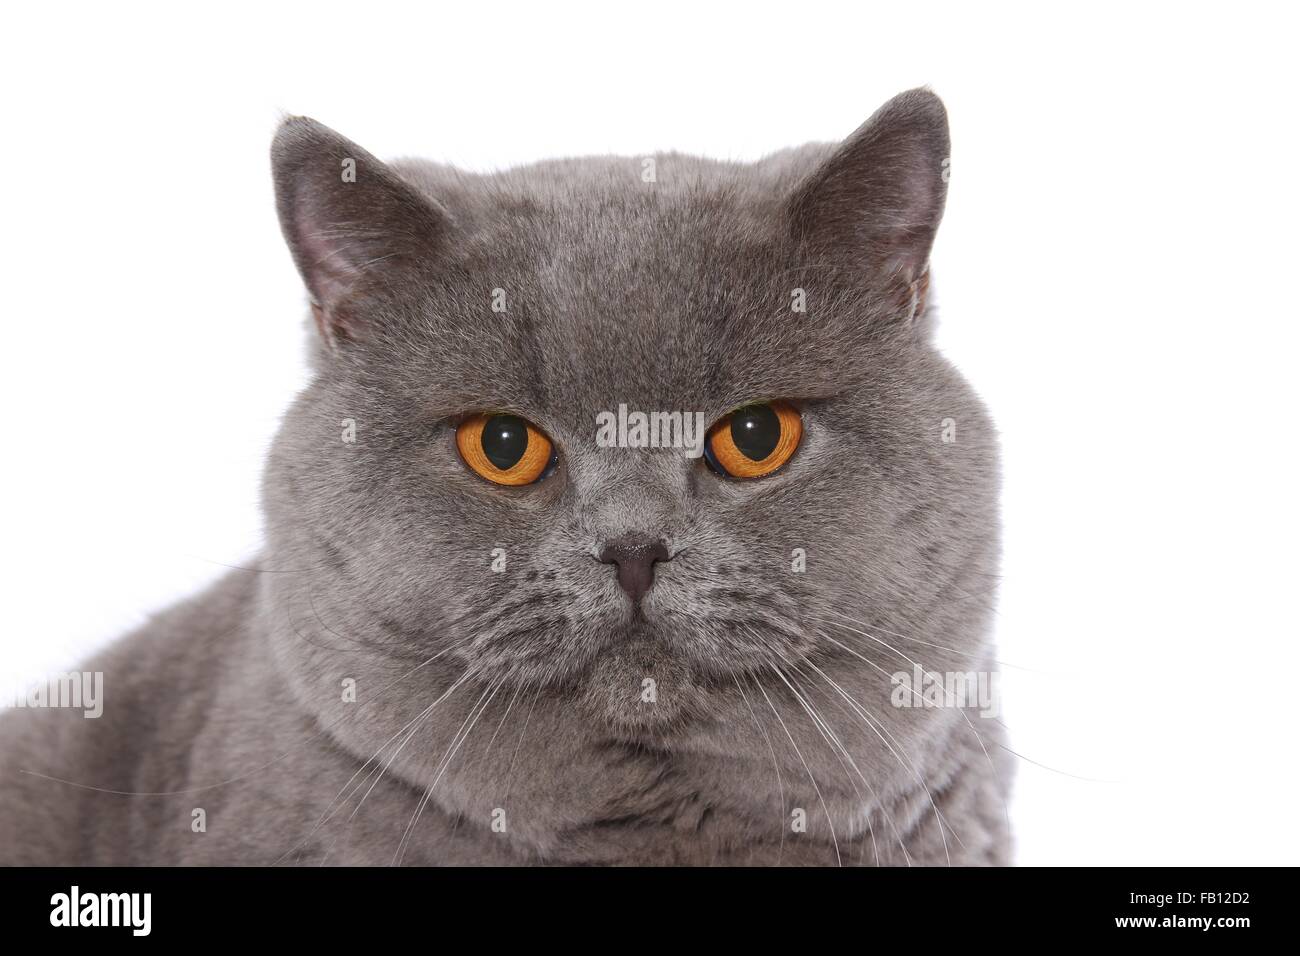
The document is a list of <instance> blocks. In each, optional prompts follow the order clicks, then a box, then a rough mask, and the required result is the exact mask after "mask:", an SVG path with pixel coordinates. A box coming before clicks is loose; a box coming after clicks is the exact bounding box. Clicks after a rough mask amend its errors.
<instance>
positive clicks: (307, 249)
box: [297, 216, 359, 313]
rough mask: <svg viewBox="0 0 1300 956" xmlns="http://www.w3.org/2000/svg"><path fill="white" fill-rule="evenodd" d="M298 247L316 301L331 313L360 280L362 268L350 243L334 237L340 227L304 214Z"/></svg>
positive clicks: (308, 284) (299, 231)
mask: <svg viewBox="0 0 1300 956" xmlns="http://www.w3.org/2000/svg"><path fill="white" fill-rule="evenodd" d="M297 229H298V250H299V254H300V255H301V256H302V260H303V261H302V267H303V273H304V274H305V275H306V276H307V286H308V291H309V292H310V293H311V296H312V299H313V302H314V304H315V305H316V306H319V308H320V309H322V310H323V311H325V312H326V313H329V312H330V311H332V310H333V308H334V307H335V306H336V305H337V304H338V303H339V301H340V300H341V299H342V298H343V297H344V296H346V295H347V293H348V291H349V290H350V289H351V288H352V284H353V283H354V282H355V281H356V279H357V275H358V271H359V270H358V269H357V268H356V266H355V265H354V263H353V262H352V259H351V256H350V254H349V253H350V250H349V249H348V248H347V245H346V243H344V242H341V241H339V240H338V238H331V233H333V232H337V228H336V227H332V226H326V225H323V224H322V223H321V221H320V220H318V219H316V218H314V217H310V216H302V217H300V218H299V220H298V223H297Z"/></svg>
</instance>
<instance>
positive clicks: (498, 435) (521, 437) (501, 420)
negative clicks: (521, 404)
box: [482, 415, 528, 471]
mask: <svg viewBox="0 0 1300 956" xmlns="http://www.w3.org/2000/svg"><path fill="white" fill-rule="evenodd" d="M482 443H483V454H485V455H487V458H488V461H490V462H492V464H494V465H496V467H498V468H500V469H501V470H502V471H506V470H508V469H510V468H513V467H514V466H515V465H517V464H519V459H520V458H523V457H524V451H525V450H526V449H527V448H528V426H527V425H525V424H524V420H523V419H522V418H519V417H518V416H516V415H493V416H492V417H491V418H489V419H488V422H487V424H486V425H484V426H483V439H482Z"/></svg>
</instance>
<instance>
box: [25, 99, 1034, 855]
mask: <svg viewBox="0 0 1300 956" xmlns="http://www.w3.org/2000/svg"><path fill="white" fill-rule="evenodd" d="M272 160H273V172H274V179H275V186H276V192H277V200H278V206H279V214H280V219H281V224H282V227H283V231H284V235H285V238H286V240H287V242H288V245H289V248H290V250H291V252H292V254H293V257H294V260H295V262H296V263H297V266H298V268H299V270H300V272H301V273H302V276H303V279H304V280H305V283H306V286H307V290H308V293H309V297H310V300H311V313H312V316H313V317H314V320H315V324H316V326H317V328H318V330H319V335H313V336H312V338H313V346H312V349H313V352H312V378H311V382H310V384H309V385H308V386H307V388H306V389H305V390H304V392H303V393H302V394H301V395H300V396H299V397H298V399H297V400H296V401H295V402H294V403H293V405H292V407H291V408H290V409H289V411H288V413H287V414H286V416H285V419H284V422H283V425H282V427H281V429H280V432H279V435H278V437H277V439H276V441H275V444H274V447H273V449H272V451H271V453H270V459H269V461H268V464H267V468H266V476H265V483H264V507H265V516H266V527H267V536H266V544H265V549H264V551H263V553H262V554H261V556H260V557H259V558H258V560H257V562H256V567H250V568H247V569H239V570H233V571H231V572H230V573H229V574H227V575H226V576H225V577H224V578H222V579H221V580H219V581H218V582H217V583H216V584H214V585H213V586H212V587H210V588H209V589H208V590H206V591H205V592H204V593H202V594H200V595H198V596H196V597H193V598H191V599H189V600H187V601H185V602H183V603H181V604H179V605H177V606H175V607H172V608H170V609H169V610H166V611H164V612H162V613H160V614H158V615H157V616H156V617H155V618H154V619H153V620H152V621H150V623H148V624H147V625H146V626H144V627H143V628H141V629H140V630H139V631H137V632H136V633H134V634H131V635H129V636H128V637H126V638H124V639H122V640H121V641H119V642H117V643H116V644H115V645H113V646H111V647H110V648H109V649H108V650H107V651H105V652H104V653H102V654H101V655H99V656H98V657H96V658H95V659H93V660H91V661H90V662H88V663H86V664H85V665H84V670H86V671H90V672H103V674H104V700H103V707H104V710H103V715H102V717H100V718H99V719H85V718H84V717H83V715H82V713H81V711H79V710H69V709H56V708H46V709H38V708H24V709H21V710H15V711H13V712H10V713H7V714H6V715H5V716H4V718H3V719H2V720H0V774H2V776H0V787H2V789H0V861H3V862H5V863H10V864H15V863H17V864H32V863H41V864H70V863H91V864H105V863H120V864H146V863H169V864H170V863H183V864H226V863H247V864H275V863H289V864H299V863H313V864H314V863H322V862H324V863H339V864H389V863H405V864H585V863H600V864H778V863H779V864H811V865H835V864H846V865H847V864H857V863H866V864H893V865H906V864H940V865H942V864H944V863H949V862H951V863H963V864H975V863H979V864H984V863H1005V862H1007V861H1008V859H1009V853H1010V837H1009V828H1008V825H1007V814H1006V794H1007V790H1006V787H1007V780H1008V776H1009V766H1008V758H1007V756H1006V755H1007V753H1008V751H1007V750H1006V749H1005V747H1004V746H1002V743H1001V741H1002V729H1001V727H1000V725H999V724H998V722H997V721H996V720H989V719H987V718H985V717H982V716H981V713H980V712H979V711H978V710H977V709H976V708H974V707H973V706H972V705H971V704H970V703H969V702H968V701H959V700H956V699H954V698H952V697H951V695H949V696H948V698H947V699H944V698H943V697H940V698H939V699H937V700H931V701H930V705H929V706H919V704H920V699H919V698H920V696H921V695H920V692H919V691H918V690H917V689H916V688H912V689H911V693H912V694H913V695H915V696H916V697H917V698H918V699H917V700H915V701H913V700H909V699H908V696H907V694H906V693H904V694H903V695H902V696H901V698H900V695H899V693H898V690H899V687H900V686H902V685H901V684H900V679H899V678H898V677H895V676H894V675H897V674H900V673H902V674H908V675H910V674H913V673H915V671H914V670H913V668H914V666H915V667H920V668H924V670H925V671H926V672H931V673H934V674H944V673H970V672H975V671H979V672H981V673H988V672H989V671H990V669H991V667H992V661H991V659H990V650H989V644H988V637H987V631H988V625H989V616H990V613H991V611H990V608H989V607H988V604H987V597H988V594H989V593H990V591H991V582H992V580H993V578H994V576H995V572H996V569H997V563H998V547H999V545H998V514H997V490H998V481H999V479H998V461H997V449H996V439H995V434H994V429H993V426H992V424H991V422H990V420H989V419H988V417H987V415H986V413H985V411H984V408H983V407H982V405H981V403H980V401H979V400H978V399H977V398H976V396H975V395H974V394H973V392H972V390H971V389H970V388H969V387H968V386H967V385H966V384H965V382H964V381H963V380H962V378H961V377H960V376H959V375H958V374H957V372H956V371H955V370H954V369H953V368H952V367H951V366H950V365H949V364H948V362H947V361H945V360H944V359H943V358H942V357H941V356H940V355H939V354H938V353H937V351H936V350H935V349H934V347H933V346H932V344H931V342H930V331H931V329H930V324H931V315H932V312H933V310H932V309H931V308H929V306H928V305H927V295H926V293H927V289H928V275H929V274H928V258H929V252H930V247H931V244H932V241H933V239H934V235H935V231H936V228H937V227H938V224H939V220H940V218H941V215H942V212H943V206H944V199H945V194H946V181H947V168H948V132H947V118H946V114H945V112H944V108H943V106H942V104H941V103H940V101H939V100H938V98H936V97H935V96H934V95H933V94H932V93H930V92H928V91H925V90H914V91H911V92H908V93H904V94H902V95H900V96H898V97H896V98H895V99H893V100H891V101H890V102H889V103H887V104H886V105H885V106H884V107H882V108H881V109H880V110H879V111H878V112H877V113H876V114H875V115H874V116H872V118H871V119H870V120H869V121H868V122H867V123H866V124H864V125H863V126H862V127H861V128H860V129H859V130H858V131H857V132H855V133H854V134H853V135H852V136H850V137H849V138H848V139H847V140H846V141H845V142H843V143H842V144H839V145H822V144H814V145H808V146H804V147H801V148H798V149H792V150H786V151H783V152H780V153H777V154H775V155H772V156H769V157H768V158H766V159H764V160H762V161H759V162H757V163H752V164H743V163H729V162H715V161H712V160H706V159H700V158H695V157H689V156H682V155H678V154H675V153H669V154H661V155H658V156H655V157H653V158H652V159H647V160H633V159H621V158H608V157H602V158H589V159H571V160H557V161H548V162H542V163H537V164H536V165H532V166H528V167H524V168H519V169H513V170H509V171H506V172H502V173H498V174H494V175H474V174H469V173H464V172H461V171H458V170H455V169H452V168H448V167H446V166H440V165H435V164H432V163H429V162H423V161H403V162H397V163H392V164H384V163H382V162H380V161H379V160H377V159H375V158H374V157H373V156H371V155H370V154H368V153H366V152H365V151H364V150H362V149H361V148H360V147H358V146H356V145H355V144H353V143H351V142H349V141H348V140H346V139H344V138H343V137H341V136H339V135H337V134H336V133H334V132H332V131H331V130H329V129H327V128H325V127H324V126H321V125H320V124H318V123H316V122H314V121H313V120H310V119H305V118H290V119H288V120H286V121H285V122H284V124H283V125H282V127H281V128H280V130H279V132H278V134H277V136H276V137H275V142H274V145H273V147H272ZM620 407H622V411H620ZM629 409H630V410H633V411H634V412H635V411H638V410H639V411H643V412H648V413H673V412H684V413H686V416H687V420H688V421H689V420H690V417H691V416H692V415H695V414H702V418H701V420H702V421H705V422H706V423H708V424H710V425H713V427H712V428H710V429H709V433H708V439H707V440H706V441H705V445H704V449H703V450H704V452H705V453H704V454H703V455H702V456H697V455H696V454H693V453H691V451H690V450H689V449H683V448H679V447H639V446H638V442H637V441H636V435H635V434H633V433H634V432H635V431H636V428H637V426H636V425H635V423H634V424H632V425H629V426H628V428H627V429H625V430H623V431H622V432H620V438H621V443H615V445H614V447H608V445H609V443H608V442H605V443H601V442H598V441H597V439H596V434H597V423H598V421H600V420H601V416H602V415H609V414H611V413H618V414H622V415H624V417H627V415H630V414H631V413H629V412H627V410H629ZM630 420H631V419H630ZM668 420H669V419H661V423H662V422H665V421H668ZM714 423H717V424H714ZM664 434H667V432H665V433H664ZM666 443H667V442H661V443H660V444H666ZM642 444H644V442H643V443H642ZM778 459H779V460H778ZM774 462H775V465H773V463H774ZM909 705H910V706H909Z"/></svg>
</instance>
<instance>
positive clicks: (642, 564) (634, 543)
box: [600, 538, 672, 604]
mask: <svg viewBox="0 0 1300 956" xmlns="http://www.w3.org/2000/svg"><path fill="white" fill-rule="evenodd" d="M671 560H672V558H671V557H669V555H668V546H667V545H666V544H664V543H663V542H662V541H651V540H648V539H645V538H624V539H622V540H621V541H611V542H609V543H608V544H606V545H605V547H604V549H603V550H602V551H601V552H600V561H601V563H602V564H616V565H618V583H619V586H620V587H622V588H623V590H624V591H626V592H627V596H628V597H630V598H631V599H632V603H633V604H635V603H636V602H637V601H639V600H641V598H643V597H644V596H645V594H646V592H647V591H649V590H650V585H652V584H654V581H655V562H656V561H671Z"/></svg>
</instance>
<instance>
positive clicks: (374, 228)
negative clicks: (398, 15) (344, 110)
mask: <svg viewBox="0 0 1300 956" xmlns="http://www.w3.org/2000/svg"><path fill="white" fill-rule="evenodd" d="M271 171H272V175H273V176H274V179H275V199H276V206H277V209H278V211H279V214H280V229H281V231H282V232H283V233H284V238H285V241H286V242H287V243H288V245H289V251H290V252H292V253H293V259H294V262H295V263H296V264H297V266H298V271H299V272H300V273H301V274H302V278H303V282H304V283H306V285H307V292H308V294H309V295H310V296H311V304H312V313H313V315H314V316H315V319H316V325H317V327H318V328H319V329H320V332H321V335H322V337H323V338H324V339H325V343H326V345H328V346H329V347H330V348H331V349H334V348H337V347H338V346H339V344H340V343H341V342H344V341H347V340H349V339H360V338H364V336H365V335H366V333H367V331H369V330H368V329H367V328H366V316H365V313H366V311H367V310H366V309H365V308H364V307H363V303H364V297H365V294H366V292H367V290H370V289H373V288H382V287H383V285H384V283H386V282H391V281H392V280H393V279H394V278H395V276H396V274H397V273H398V271H399V270H402V269H409V268H410V267H411V266H412V265H413V264H418V263H420V262H424V261H428V260H429V259H430V258H432V257H433V256H435V255H436V252H437V250H438V249H439V247H440V246H441V245H442V244H443V243H444V242H445V240H446V234H447V232H448V230H449V229H450V218H449V217H448V215H447V214H446V212H445V211H444V210H443V209H442V208H441V207H440V206H439V205H438V204H437V203H436V202H434V201H433V200H431V199H430V198H428V197H426V196H423V195H421V194H420V193H419V192H418V191H417V190H416V189H415V188H414V187H412V186H411V185H410V184H409V183H407V182H405V181H404V180H402V179H401V178H400V177H399V176H398V175H397V174H396V173H395V172H393V170H392V169H390V168H389V167H388V166H387V165H385V164H384V163H383V162H381V161H380V160H378V159H376V158H375V157H374V156H372V155H370V153H368V152H366V151H365V150H364V149H362V148H361V147H360V146H358V145H357V144H356V143H353V142H352V141H351V140H349V139H347V138H346V137H343V136H340V135H339V134H338V133H336V132H334V131H333V130H332V129H330V128H329V127H327V126H324V125H322V124H320V123H318V122H316V121H315V120H313V119H309V118H308V117H305V116H293V117H290V118H289V119H287V120H285V121H284V123H283V124H281V126H280V129H279V132H277V133H276V136H275V141H274V142H273V143H272V144H271Z"/></svg>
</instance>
